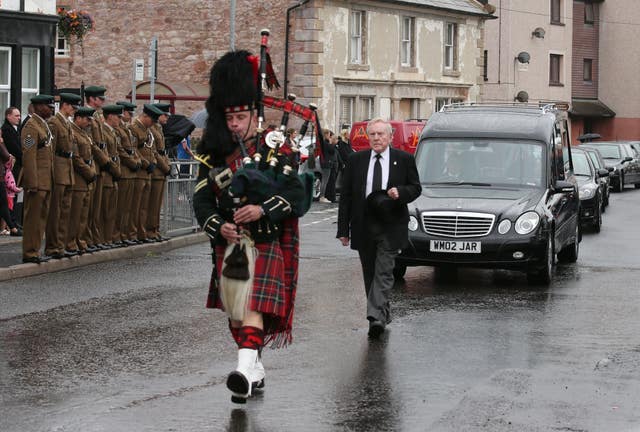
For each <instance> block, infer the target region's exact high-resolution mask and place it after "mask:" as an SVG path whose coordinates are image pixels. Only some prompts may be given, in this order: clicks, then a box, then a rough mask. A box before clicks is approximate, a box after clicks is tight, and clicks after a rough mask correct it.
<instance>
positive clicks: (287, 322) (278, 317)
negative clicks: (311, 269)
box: [207, 218, 299, 348]
mask: <svg viewBox="0 0 640 432" xmlns="http://www.w3.org/2000/svg"><path fill="white" fill-rule="evenodd" d="M255 247H256V249H258V257H257V258H256V266H255V272H254V280H253V289H252V291H251V294H250V296H249V302H248V309H249V310H252V311H256V312H261V313H262V314H263V320H264V333H265V339H264V344H265V345H267V344H269V343H272V346H273V347H275V348H281V347H284V346H286V345H288V344H290V343H291V341H292V333H291V331H292V325H293V310H294V303H295V297H296V289H297V285H298V253H299V236H298V219H297V218H291V219H287V220H285V221H284V222H283V224H282V234H281V235H280V237H279V239H277V240H274V241H272V242H270V243H257V244H256V245H255ZM225 249H226V246H224V245H216V247H215V252H214V260H215V266H214V272H213V273H212V275H211V283H210V285H209V296H208V298H207V307H208V308H216V309H221V310H224V308H223V306H222V301H221V300H220V292H219V289H218V281H219V280H220V273H221V271H222V259H223V257H224V252H225Z"/></svg>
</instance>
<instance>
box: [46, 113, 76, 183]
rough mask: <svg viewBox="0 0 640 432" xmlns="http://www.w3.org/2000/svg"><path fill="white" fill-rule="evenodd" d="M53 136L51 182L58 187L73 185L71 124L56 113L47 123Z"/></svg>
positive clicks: (60, 114)
mask: <svg viewBox="0 0 640 432" xmlns="http://www.w3.org/2000/svg"><path fill="white" fill-rule="evenodd" d="M47 123H48V125H49V129H50V130H51V133H52V134H53V141H52V143H51V146H52V151H53V181H54V182H55V184H60V185H68V186H71V185H73V181H74V175H73V161H72V160H71V158H72V157H73V145H72V143H71V122H70V121H69V119H68V118H66V117H65V116H64V115H63V114H62V113H60V112H57V113H56V114H55V115H54V116H52V117H51V118H50V119H49V120H48V121H47Z"/></svg>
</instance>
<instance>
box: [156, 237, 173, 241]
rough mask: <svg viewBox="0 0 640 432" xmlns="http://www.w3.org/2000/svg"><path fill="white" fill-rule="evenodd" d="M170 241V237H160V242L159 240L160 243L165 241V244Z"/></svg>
mask: <svg viewBox="0 0 640 432" xmlns="http://www.w3.org/2000/svg"><path fill="white" fill-rule="evenodd" d="M169 239H170V238H169V237H164V236H159V237H158V240H159V241H163V242H165V241H169Z"/></svg>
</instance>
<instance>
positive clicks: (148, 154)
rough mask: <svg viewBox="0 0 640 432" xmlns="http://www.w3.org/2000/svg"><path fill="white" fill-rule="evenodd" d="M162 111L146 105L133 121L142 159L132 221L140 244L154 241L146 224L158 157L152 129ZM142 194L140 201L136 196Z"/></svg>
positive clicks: (134, 133)
mask: <svg viewBox="0 0 640 432" xmlns="http://www.w3.org/2000/svg"><path fill="white" fill-rule="evenodd" d="M161 115H162V111H160V110H159V109H158V108H156V107H154V106H153V105H151V104H145V105H144V107H143V109H142V113H141V114H140V115H139V116H138V117H137V118H136V119H135V120H134V121H133V124H132V125H131V132H132V133H133V135H134V136H135V138H136V141H137V143H138V152H139V154H140V158H141V164H142V169H140V170H139V171H138V172H137V174H138V180H139V181H140V182H141V187H140V189H139V190H135V189H134V197H133V202H134V203H135V202H137V201H139V205H138V207H137V208H133V209H132V221H133V223H134V226H135V228H134V230H135V233H136V236H137V240H138V242H141V243H151V242H153V240H151V239H148V238H147V231H146V223H147V216H148V207H149V195H150V191H151V173H152V172H153V171H154V170H155V168H156V157H155V151H154V145H153V140H154V138H153V135H152V134H151V131H150V128H151V126H153V124H154V123H156V122H157V121H158V118H159V117H160V116H161ZM138 193H139V194H140V195H139V196H140V198H139V200H138V198H137V196H136V194H138Z"/></svg>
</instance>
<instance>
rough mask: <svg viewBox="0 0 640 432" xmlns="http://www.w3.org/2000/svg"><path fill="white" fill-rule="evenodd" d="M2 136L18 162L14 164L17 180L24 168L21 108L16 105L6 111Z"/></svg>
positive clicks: (13, 171)
mask: <svg viewBox="0 0 640 432" xmlns="http://www.w3.org/2000/svg"><path fill="white" fill-rule="evenodd" d="M2 136H3V137H4V143H5V145H6V146H7V150H8V151H9V153H10V154H12V155H13V157H15V158H16V162H15V164H14V165H13V170H12V173H13V177H14V178H15V180H16V182H17V181H18V177H19V174H20V170H21V169H22V143H21V142H20V110H19V109H18V108H16V107H9V108H7V109H6V111H5V112H4V123H3V124H2Z"/></svg>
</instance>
